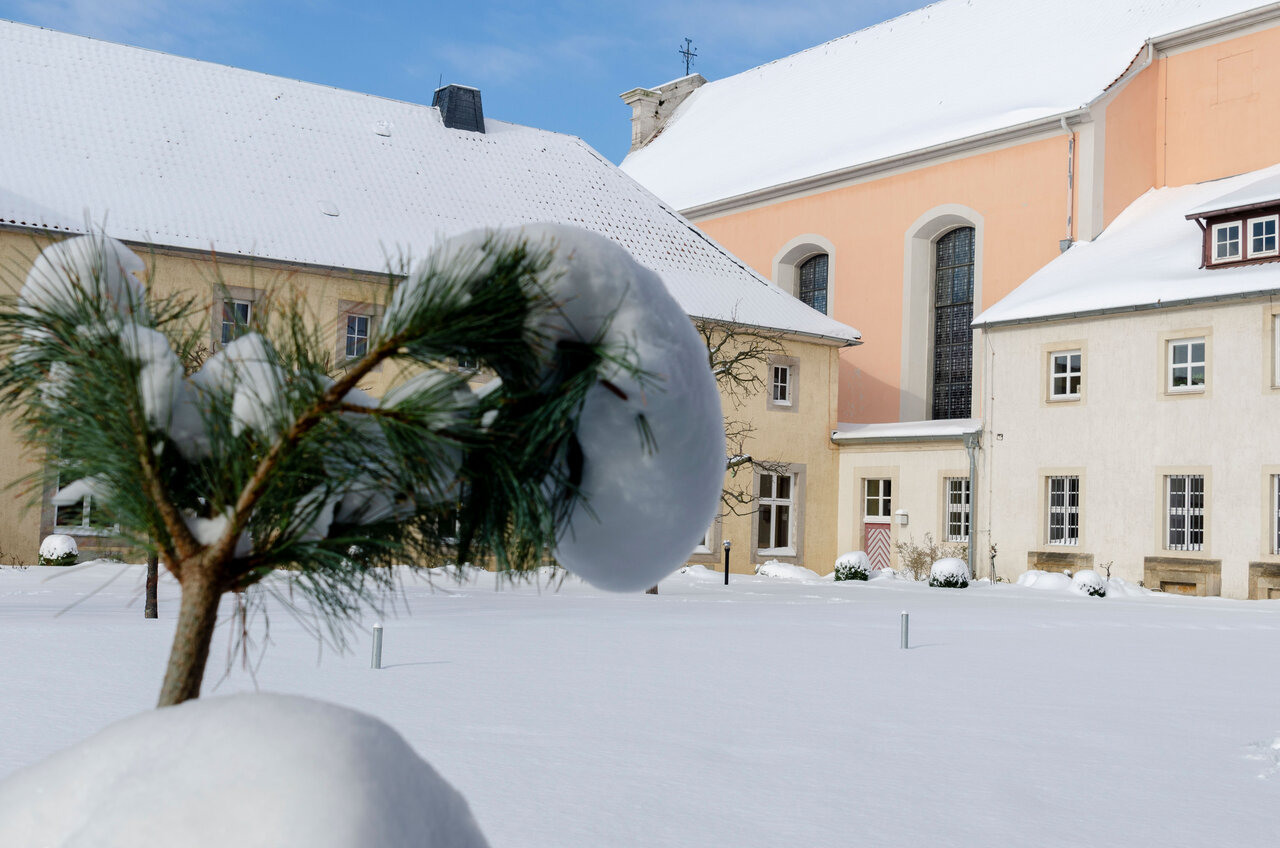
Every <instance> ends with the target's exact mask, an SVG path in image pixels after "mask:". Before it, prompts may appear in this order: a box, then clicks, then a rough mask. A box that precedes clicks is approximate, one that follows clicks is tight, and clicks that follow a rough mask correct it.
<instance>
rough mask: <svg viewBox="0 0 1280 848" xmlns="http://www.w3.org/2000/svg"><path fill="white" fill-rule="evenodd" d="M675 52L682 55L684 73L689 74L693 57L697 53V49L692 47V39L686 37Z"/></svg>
mask: <svg viewBox="0 0 1280 848" xmlns="http://www.w3.org/2000/svg"><path fill="white" fill-rule="evenodd" d="M676 52H678V53H679V54H680V55H681V56H683V57H684V75H685V76H689V69H690V68H692V67H693V59H694V57H695V56H697V55H698V51H697V50H694V49H693V39H692V38H686V39H685V40H684V47H682V48H681V49H680V50H678V51H676Z"/></svg>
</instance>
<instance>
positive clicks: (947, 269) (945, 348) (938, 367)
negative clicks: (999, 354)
mask: <svg viewBox="0 0 1280 848" xmlns="http://www.w3.org/2000/svg"><path fill="white" fill-rule="evenodd" d="M973 247H974V230H973V228H972V227H960V228H958V229H954V230H952V231H951V232H949V233H947V234H946V235H944V236H943V237H942V238H940V239H938V243H937V253H936V254H935V261H934V274H933V417H934V418H935V419H936V418H968V417H969V409H970V397H971V395H972V386H973V331H972V330H971V329H970V327H969V323H970V322H971V321H972V320H973Z"/></svg>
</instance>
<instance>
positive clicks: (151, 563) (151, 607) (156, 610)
mask: <svg viewBox="0 0 1280 848" xmlns="http://www.w3.org/2000/svg"><path fill="white" fill-rule="evenodd" d="M159 583H160V557H158V556H156V554H155V552H154V551H153V552H151V553H149V554H147V605H146V606H145V607H144V608H143V610H142V617H143V618H159V617H160V607H159V606H158V605H157V603H156V587H157V586H158V585H159Z"/></svg>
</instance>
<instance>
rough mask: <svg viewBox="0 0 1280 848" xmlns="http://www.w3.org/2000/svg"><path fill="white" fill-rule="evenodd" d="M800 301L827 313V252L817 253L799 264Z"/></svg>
mask: <svg viewBox="0 0 1280 848" xmlns="http://www.w3.org/2000/svg"><path fill="white" fill-rule="evenodd" d="M798 289H799V290H798V294H799V296H800V301H801V302H802V303H804V304H805V305H806V306H811V307H813V308H814V309H816V310H818V311H819V312H821V313H822V314H824V315H825V314H826V313H827V254H825V253H819V254H818V255H817V256H814V257H813V258H811V259H807V260H805V263H804V264H803V265H801V266H800V285H799V287H798Z"/></svg>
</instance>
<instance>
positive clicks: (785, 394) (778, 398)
mask: <svg viewBox="0 0 1280 848" xmlns="http://www.w3.org/2000/svg"><path fill="white" fill-rule="evenodd" d="M769 368H770V369H771V370H770V375H771V379H770V380H769V396H770V398H772V400H773V403H774V405H775V406H790V405H791V366H790V365H771V366H769Z"/></svg>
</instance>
